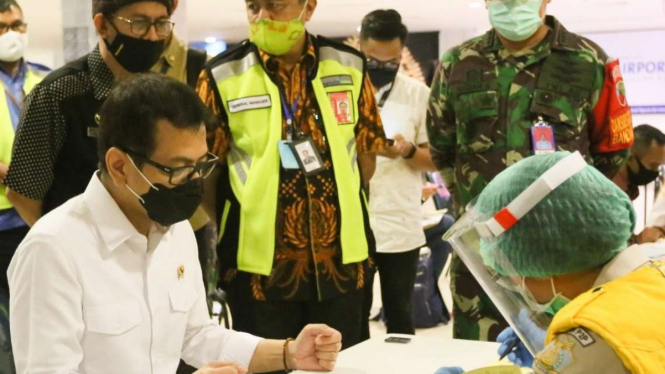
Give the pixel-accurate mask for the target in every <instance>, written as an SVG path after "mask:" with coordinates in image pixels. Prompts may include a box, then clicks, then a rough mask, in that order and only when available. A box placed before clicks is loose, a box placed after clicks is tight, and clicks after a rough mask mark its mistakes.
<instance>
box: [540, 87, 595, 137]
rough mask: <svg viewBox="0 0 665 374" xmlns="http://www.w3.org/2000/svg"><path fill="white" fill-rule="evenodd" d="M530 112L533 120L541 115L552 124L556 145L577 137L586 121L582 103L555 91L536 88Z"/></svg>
mask: <svg viewBox="0 0 665 374" xmlns="http://www.w3.org/2000/svg"><path fill="white" fill-rule="evenodd" d="M531 113H532V114H533V115H534V120H536V119H537V118H538V117H539V116H541V117H543V120H545V122H547V123H548V124H549V125H550V126H552V129H553V130H554V136H555V139H556V142H557V147H558V146H560V145H561V146H563V145H568V144H570V143H571V142H573V141H575V140H577V139H579V138H580V136H581V133H582V127H583V124H584V123H585V122H586V121H585V118H584V116H585V114H584V110H583V109H582V103H580V102H579V101H578V100H577V99H575V98H573V97H570V96H568V95H565V94H562V93H559V92H556V91H549V90H543V89H536V90H535V91H534V93H533V102H532V103H531Z"/></svg>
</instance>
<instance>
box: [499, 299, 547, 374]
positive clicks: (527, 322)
mask: <svg viewBox="0 0 665 374" xmlns="http://www.w3.org/2000/svg"><path fill="white" fill-rule="evenodd" d="M517 324H518V326H519V327H520V331H522V333H523V334H524V335H526V338H527V339H529V341H531V343H532V344H533V345H534V349H536V350H537V351H539V352H540V351H542V350H543V349H544V348H545V338H546V336H547V331H545V330H543V329H541V328H540V327H538V325H536V324H535V323H534V322H533V321H532V320H531V318H530V317H529V312H527V311H526V310H524V309H522V310H521V311H520V313H519V315H518V316H517ZM516 340H519V337H518V336H517V334H516V333H515V330H513V328H512V327H508V328H507V329H505V330H503V331H502V332H501V334H499V336H498V337H497V342H499V343H501V346H500V347H499V350H498V351H497V352H498V353H499V356H503V354H504V353H505V352H506V350H507V349H508V348H509V347H510V346H511V345H512V344H513V343H514V342H515V341H516ZM508 360H510V362H512V363H513V364H515V365H518V366H522V367H529V368H530V367H532V366H533V356H532V355H531V353H530V352H529V350H528V349H526V346H525V345H524V343H522V342H521V341H520V342H519V343H518V344H517V347H516V348H515V349H514V350H513V351H512V352H511V353H509V354H508Z"/></svg>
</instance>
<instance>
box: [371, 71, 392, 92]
mask: <svg viewBox="0 0 665 374" xmlns="http://www.w3.org/2000/svg"><path fill="white" fill-rule="evenodd" d="M367 74H369V79H370V80H371V81H372V84H373V85H374V87H376V88H382V87H384V86H386V85H388V84H390V83H393V82H394V81H395V77H397V70H388V69H385V68H384V69H370V70H368V71H367Z"/></svg>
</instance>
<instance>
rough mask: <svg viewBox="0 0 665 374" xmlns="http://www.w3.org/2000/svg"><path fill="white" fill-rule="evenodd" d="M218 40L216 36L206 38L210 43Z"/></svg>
mask: <svg viewBox="0 0 665 374" xmlns="http://www.w3.org/2000/svg"><path fill="white" fill-rule="evenodd" d="M216 41H217V38H215V37H214V36H209V37H207V38H206V43H208V44H212V43H214V42H216Z"/></svg>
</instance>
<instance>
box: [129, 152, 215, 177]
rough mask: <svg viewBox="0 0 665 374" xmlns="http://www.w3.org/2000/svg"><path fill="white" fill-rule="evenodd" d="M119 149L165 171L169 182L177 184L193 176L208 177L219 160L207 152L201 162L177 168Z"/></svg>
mask: <svg viewBox="0 0 665 374" xmlns="http://www.w3.org/2000/svg"><path fill="white" fill-rule="evenodd" d="M120 150H121V151H123V152H125V153H127V154H128V155H130V156H131V157H135V158H138V159H140V160H141V161H143V162H145V163H146V164H148V165H150V166H152V167H154V168H156V169H158V170H161V171H162V172H164V173H166V174H168V175H169V183H170V184H172V185H174V186H178V185H181V184H185V183H187V182H189V181H191V180H192V179H194V177H195V176H197V175H198V176H199V177H200V178H204V179H205V178H208V177H209V176H210V174H212V172H213V170H215V167H216V166H217V163H218V161H219V157H217V156H215V155H213V154H212V153H210V152H208V154H207V160H205V161H203V162H199V163H197V164H196V165H188V166H180V167H177V168H174V167H170V166H166V165H162V164H160V163H158V162H155V161H153V160H151V159H149V158H148V157H146V156H144V155H142V154H140V153H136V152H132V151H130V150H128V149H126V148H122V147H120Z"/></svg>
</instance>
